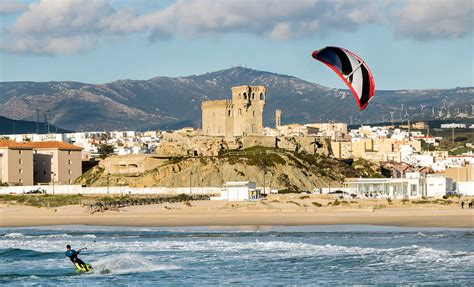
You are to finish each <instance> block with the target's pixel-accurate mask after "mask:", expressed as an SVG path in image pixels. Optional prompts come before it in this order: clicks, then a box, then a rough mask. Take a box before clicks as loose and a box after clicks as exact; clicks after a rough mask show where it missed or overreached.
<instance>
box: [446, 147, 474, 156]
mask: <svg viewBox="0 0 474 287" xmlns="http://www.w3.org/2000/svg"><path fill="white" fill-rule="evenodd" d="M470 151H474V149H472V148H469V147H463V146H462V147H455V148H453V149H451V150H449V152H448V153H449V154H450V155H461V154H463V153H467V152H470Z"/></svg>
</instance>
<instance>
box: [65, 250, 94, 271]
mask: <svg viewBox="0 0 474 287" xmlns="http://www.w3.org/2000/svg"><path fill="white" fill-rule="evenodd" d="M77 254H79V251H76V250H74V249H71V250H67V251H66V256H67V257H69V259H71V262H72V263H74V265H77V264H78V265H79V266H80V267H82V268H84V269H86V270H88V269H90V268H89V267H88V264H86V263H85V262H84V261H82V260H81V259H79V258H78V257H77Z"/></svg>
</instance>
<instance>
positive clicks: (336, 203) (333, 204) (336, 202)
mask: <svg viewBox="0 0 474 287" xmlns="http://www.w3.org/2000/svg"><path fill="white" fill-rule="evenodd" d="M345 202H346V203H347V201H345ZM329 205H332V206H338V205H341V202H340V201H339V200H337V198H336V200H334V202H328V206H329Z"/></svg>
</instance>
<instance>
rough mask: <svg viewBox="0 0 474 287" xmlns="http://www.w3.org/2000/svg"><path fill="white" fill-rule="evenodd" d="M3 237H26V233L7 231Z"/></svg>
mask: <svg viewBox="0 0 474 287" xmlns="http://www.w3.org/2000/svg"><path fill="white" fill-rule="evenodd" d="M3 237H5V238H24V237H25V235H23V234H22V233H17V232H12V233H7V234H5V235H4V236H3Z"/></svg>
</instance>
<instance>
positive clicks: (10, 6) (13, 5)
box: [0, 0, 27, 15]
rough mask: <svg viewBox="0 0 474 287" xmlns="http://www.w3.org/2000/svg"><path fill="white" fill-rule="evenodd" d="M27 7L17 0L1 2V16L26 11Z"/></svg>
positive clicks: (3, 0)
mask: <svg viewBox="0 0 474 287" xmlns="http://www.w3.org/2000/svg"><path fill="white" fill-rule="evenodd" d="M26 7H27V5H26V4H24V3H21V2H18V1H15V0H2V1H0V15H3V14H12V13H17V12H21V11H24V10H25V9H26Z"/></svg>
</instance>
